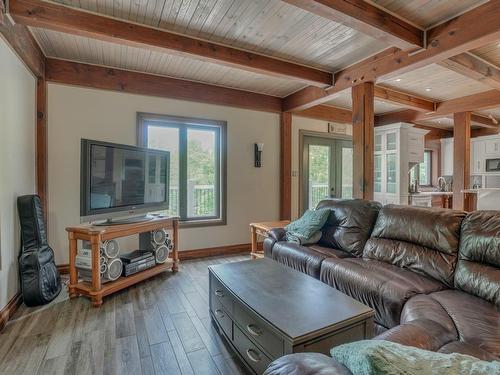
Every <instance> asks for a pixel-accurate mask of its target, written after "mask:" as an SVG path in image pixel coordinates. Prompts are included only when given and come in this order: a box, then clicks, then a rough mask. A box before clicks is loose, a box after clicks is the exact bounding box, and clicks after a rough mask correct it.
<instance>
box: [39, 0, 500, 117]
mask: <svg viewBox="0 0 500 375" xmlns="http://www.w3.org/2000/svg"><path fill="white" fill-rule="evenodd" d="M55 2H57V3H61V4H64V5H67V6H70V7H74V8H78V9H81V10H85V11H89V12H92V13H96V14H101V15H106V16H110V17H114V18H117V19H122V20H126V21H131V22H134V23H138V24H143V25H147V26H151V27H155V28H159V29H163V30H168V31H171V32H174V33H179V34H183V35H187V36H191V37H195V38H200V39H203V40H207V41H211V42H214V43H219V44H223V45H226V46H231V47H234V48H238V49H242V50H246V51H251V52H254V53H258V54H263V55H266V56H269V57H274V58H278V59H283V60H285V61H290V62H293V63H296V64H301V65H304V66H309V67H313V68H316V69H320V70H323V71H327V72H331V73H334V72H338V71H339V70H342V69H344V68H346V67H348V66H351V65H353V64H354V63H356V62H358V61H361V60H363V59H366V58H367V57H370V56H372V55H374V54H376V53H379V52H381V51H383V50H386V49H387V48H388V47H390V46H389V45H388V44H387V43H384V42H382V41H380V40H378V39H374V38H372V37H370V36H369V35H366V34H363V33H361V32H359V31H356V30H354V29H352V28H349V27H347V26H345V25H342V24H340V23H337V22H334V21H332V20H330V19H326V18H323V17H321V16H318V15H315V14H313V13H312V12H308V11H306V10H303V9H301V8H299V7H296V6H293V5H290V4H288V3H287V2H286V1H282V0H55ZM368 2H370V3H372V4H373V5H375V6H378V7H382V8H384V9H385V10H386V11H388V12H389V13H393V14H395V15H397V16H398V17H401V18H404V19H405V20H407V21H408V22H409V23H411V24H413V25H415V26H417V27H419V28H421V29H426V28H429V27H431V26H434V25H436V24H439V23H441V22H443V21H446V20H448V19H450V18H452V17H455V16H457V15H459V14H461V13H463V12H465V11H467V10H469V9H471V8H474V7H476V6H479V5H481V4H483V3H485V2H486V1H485V0H450V1H442V0H413V1H405V0H369V1H368ZM30 29H31V30H32V32H33V34H34V36H35V38H36V39H37V41H38V42H39V44H40V46H41V48H42V50H43V51H44V53H45V54H46V55H47V56H48V57H52V58H61V59H66V60H71V61H77V62H84V63H89V64H95V65H103V66H110V67H116V68H121V69H126V70H132V71H139V72H146V73H151V74H157V75H162V76H169V77H174V78H181V79H186V80H192V81H198V82H204V83H210V84H214V85H220V86H224V87H231V88H237V89H241V90H247V91H252V92H258V93H263V94H268V95H272V96H277V97H281V98H284V97H287V96H289V95H290V94H292V93H294V92H297V91H299V90H301V89H303V88H305V87H306V86H307V83H305V82H301V81H299V80H292V79H286V78H282V77H277V76H270V75H267V74H261V73H256V72H251V71H246V70H243V69H239V68H237V67H229V66H224V65H220V64H217V63H215V62H209V61H206V60H204V59H203V58H197V57H192V56H190V57H186V56H179V55H177V54H174V53H164V52H160V51H152V50H150V49H147V48H139V47H132V46H127V45H125V44H117V43H112V42H108V41H102V40H97V39H94V38H89V37H84V36H79V35H73V34H67V33H63V32H59V31H53V30H48V29H44V28H38V27H31V28H30ZM471 53H472V54H474V55H475V56H477V57H479V58H481V59H484V60H485V61H487V62H488V63H490V64H493V65H495V66H496V67H499V66H500V44H499V43H498V42H497V43H492V44H490V45H487V46H484V47H482V48H479V49H477V50H474V51H471ZM379 84H380V86H383V87H387V88H391V89H394V90H397V91H402V92H406V93H408V94H413V95H415V96H417V97H422V98H426V99H429V100H431V101H435V102H440V101H446V100H450V99H455V98H458V97H462V96H466V95H472V94H475V93H480V92H484V91H488V90H491V87H490V86H487V85H486V84H485V83H482V82H479V81H477V80H474V79H472V78H468V77H466V76H464V75H463V74H459V73H456V72H454V71H451V70H450V69H448V68H445V67H443V66H439V65H437V64H432V65H429V66H425V67H423V68H420V69H416V70H413V71H411V72H408V73H405V74H400V75H398V76H396V77H390V79H387V80H381V81H380V82H379ZM350 91H351V90H350V89H348V90H344V91H341V92H339V93H338V94H336V95H335V96H333V97H332V98H331V100H329V101H328V102H326V103H324V104H326V105H332V106H337V107H342V108H351V107H352V103H351V94H350ZM402 109H405V108H404V107H403V106H401V105H398V104H395V103H389V102H388V101H385V100H383V99H381V98H377V99H376V104H375V113H376V114H383V113H388V112H395V111H399V110H402ZM499 112H500V109H492V110H488V111H482V112H481V113H482V114H485V115H488V114H490V113H491V114H493V115H494V116H495V117H500V113H499ZM438 121H440V119H433V120H429V121H427V123H429V124H433V125H435V126H441V125H443V126H447V124H448V120H447V119H445V118H444V119H443V120H442V123H438Z"/></svg>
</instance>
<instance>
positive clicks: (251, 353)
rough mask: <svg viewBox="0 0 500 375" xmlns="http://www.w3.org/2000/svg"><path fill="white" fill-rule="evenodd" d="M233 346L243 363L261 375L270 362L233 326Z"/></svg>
mask: <svg viewBox="0 0 500 375" xmlns="http://www.w3.org/2000/svg"><path fill="white" fill-rule="evenodd" d="M233 343H234V346H235V347H236V350H238V353H240V355H241V356H242V357H243V358H244V360H245V362H246V363H247V364H248V365H249V366H250V367H251V368H252V369H253V370H254V371H255V372H256V373H257V374H262V373H263V372H264V371H266V369H267V366H269V364H270V363H271V362H272V361H271V359H269V358H268V357H267V356H266V355H265V354H264V353H263V352H262V351H261V350H260V349H259V348H258V347H257V346H256V345H255V344H254V343H253V342H251V341H250V340H249V339H248V338H247V337H246V336H245V335H244V334H243V332H241V330H240V329H239V328H238V327H237V326H236V325H235V326H234V341H233Z"/></svg>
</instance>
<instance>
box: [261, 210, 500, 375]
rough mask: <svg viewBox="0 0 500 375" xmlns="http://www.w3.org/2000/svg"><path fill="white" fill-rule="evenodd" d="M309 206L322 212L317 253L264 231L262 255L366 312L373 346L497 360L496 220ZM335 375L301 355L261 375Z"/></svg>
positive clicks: (499, 220) (490, 214)
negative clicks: (384, 343) (390, 344)
mask: <svg viewBox="0 0 500 375" xmlns="http://www.w3.org/2000/svg"><path fill="white" fill-rule="evenodd" d="M319 206H320V207H329V208H331V210H332V212H331V214H330V217H329V219H328V222H327V223H326V224H325V227H324V228H323V236H322V238H321V240H320V242H319V243H318V244H317V245H313V246H307V247H304V246H300V245H297V244H293V243H288V242H286V241H284V231H283V230H273V231H272V233H271V234H270V238H268V239H266V240H265V242H264V252H265V255H266V256H267V257H270V258H272V259H274V260H276V261H278V262H280V263H283V264H286V265H288V266H290V267H293V268H295V269H297V270H300V271H302V272H305V273H308V274H309V275H311V276H313V277H316V278H318V279H320V280H321V281H323V282H325V283H327V284H329V285H331V286H332V287H335V288H337V289H339V290H341V291H342V292H344V293H346V294H348V295H350V296H351V297H353V298H355V299H357V300H359V301H361V302H363V303H364V304H366V305H368V306H370V307H372V308H373V309H374V310H375V323H376V332H375V334H378V336H377V337H375V339H383V340H390V341H394V342H399V343H401V344H404V345H410V346H416V347H419V348H422V349H426V350H432V351H438V352H443V353H452V352H457V353H462V354H469V355H472V356H475V357H477V358H480V359H484V360H499V359H500V212H498V211H476V212H473V213H470V214H468V215H466V214H465V213H464V212H461V211H454V210H445V209H432V208H422V207H412V206H396V205H388V206H384V207H381V206H380V205H379V204H377V203H374V202H368V201H364V200H327V201H322V202H321V203H320V204H319ZM360 249H362V250H360ZM291 369H293V371H295V372H292V371H290V370H291ZM345 371H346V369H345V368H342V366H340V365H339V364H337V363H335V361H333V359H331V358H329V357H327V356H323V355H320V354H317V353H314V355H313V353H309V354H307V353H306V354H301V355H291V356H286V357H283V358H280V359H279V360H277V361H275V362H274V363H273V364H271V366H270V368H269V369H268V371H267V372H266V374H267V375H281V374H287V373H295V374H302V373H304V374H306V373H307V374H323V373H325V374H326V373H328V374H330V373H331V374H335V373H339V374H340V373H344V372H345Z"/></svg>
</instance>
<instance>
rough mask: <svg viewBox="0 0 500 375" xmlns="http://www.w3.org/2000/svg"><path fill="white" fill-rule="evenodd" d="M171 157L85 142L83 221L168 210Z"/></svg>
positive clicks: (82, 168) (82, 170)
mask: <svg viewBox="0 0 500 375" xmlns="http://www.w3.org/2000/svg"><path fill="white" fill-rule="evenodd" d="M169 172H170V153H169V152H168V151H160V150H152V149H147V148H140V147H135V146H128V145H121V144H115V143H108V142H100V141H93V140H89V139H82V141H81V181H80V196H81V200H80V216H81V219H82V221H91V220H100V219H107V220H108V222H110V221H111V219H113V218H118V217H120V218H124V217H126V216H129V217H130V216H136V215H139V214H145V213H148V212H153V211H160V210H166V209H168V204H169V200H168V196H169V194H168V192H169Z"/></svg>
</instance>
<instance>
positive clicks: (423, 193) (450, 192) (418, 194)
mask: <svg viewBox="0 0 500 375" xmlns="http://www.w3.org/2000/svg"><path fill="white" fill-rule="evenodd" d="M424 195H453V192H452V191H421V192H420V193H410V196H411V197H419V196H424Z"/></svg>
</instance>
